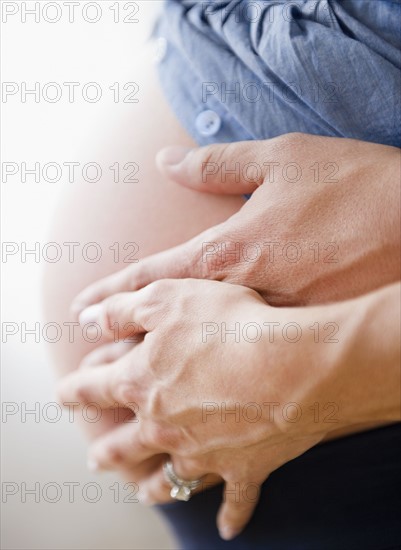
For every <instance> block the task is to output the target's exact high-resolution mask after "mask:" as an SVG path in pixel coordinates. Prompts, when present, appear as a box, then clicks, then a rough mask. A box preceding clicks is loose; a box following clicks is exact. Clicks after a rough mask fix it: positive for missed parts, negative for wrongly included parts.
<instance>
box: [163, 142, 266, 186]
mask: <svg viewBox="0 0 401 550" xmlns="http://www.w3.org/2000/svg"><path fill="white" fill-rule="evenodd" d="M269 141H273V140H269ZM269 141H240V142H236V143H223V144H212V145H207V146H206V147H199V148H196V149H191V150H188V149H184V148H179V147H168V148H166V149H162V150H161V151H160V152H159V153H158V155H157V157H156V163H157V166H158V168H159V170H160V172H161V173H162V174H163V175H164V176H165V177H166V178H168V179H170V180H173V181H175V182H176V183H179V184H180V185H184V186H185V187H190V188H191V189H196V190H197V191H204V192H207V193H218V194H229V195H236V194H241V195H242V194H244V193H251V192H253V191H255V189H257V188H258V187H259V186H260V185H262V183H263V181H264V178H265V176H266V173H267V170H268V168H269V163H268V160H269V159H267V156H266V155H267V154H268V153H267V151H269V146H268V144H269ZM273 160H274V159H273Z"/></svg>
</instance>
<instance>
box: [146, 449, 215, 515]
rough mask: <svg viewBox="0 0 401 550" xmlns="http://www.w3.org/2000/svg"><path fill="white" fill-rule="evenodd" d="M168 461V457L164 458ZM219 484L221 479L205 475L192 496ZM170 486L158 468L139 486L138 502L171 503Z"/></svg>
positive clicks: (212, 475) (213, 475)
mask: <svg viewBox="0 0 401 550" xmlns="http://www.w3.org/2000/svg"><path fill="white" fill-rule="evenodd" d="M166 460H168V456H166ZM188 479H189V480H190V479H195V477H194V476H189V477H188ZM219 483H221V478H220V477H219V476H217V475H215V474H205V475H204V476H203V478H202V483H201V484H200V485H199V487H197V488H196V489H194V490H193V491H192V494H193V495H195V494H198V493H201V492H203V491H205V490H207V489H210V488H211V487H214V486H215V485H217V484H219ZM171 489H172V485H171V483H170V482H169V481H167V479H166V478H165V475H164V472H163V468H162V467H161V468H159V469H158V470H157V471H156V472H155V473H154V474H153V475H152V476H149V477H148V478H146V479H144V480H142V482H141V484H140V486H139V494H138V497H139V500H140V501H141V502H142V503H143V504H147V505H149V506H150V505H154V504H165V503H167V502H173V501H174V498H173V497H172V496H171Z"/></svg>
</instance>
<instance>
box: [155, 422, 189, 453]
mask: <svg viewBox="0 0 401 550" xmlns="http://www.w3.org/2000/svg"><path fill="white" fill-rule="evenodd" d="M148 440H149V443H150V445H151V446H152V447H154V448H157V449H162V450H164V451H168V452H170V453H175V452H177V449H178V448H179V447H180V444H181V442H182V438H181V436H180V435H179V432H178V430H176V429H174V428H171V427H167V426H166V425H161V424H159V423H154V424H153V426H152V427H151V428H150V429H149V432H148Z"/></svg>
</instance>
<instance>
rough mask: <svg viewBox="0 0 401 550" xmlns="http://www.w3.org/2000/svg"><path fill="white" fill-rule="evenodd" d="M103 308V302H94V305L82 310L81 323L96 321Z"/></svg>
mask: <svg viewBox="0 0 401 550" xmlns="http://www.w3.org/2000/svg"><path fill="white" fill-rule="evenodd" d="M101 310H102V305H101V304H94V305H93V306H89V307H87V308H86V309H84V310H83V311H81V313H80V315H79V324H80V325H86V324H87V323H95V322H96V321H98V319H99V317H100V312H101Z"/></svg>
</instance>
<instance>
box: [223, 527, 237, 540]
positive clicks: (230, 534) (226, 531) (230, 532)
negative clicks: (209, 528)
mask: <svg viewBox="0 0 401 550" xmlns="http://www.w3.org/2000/svg"><path fill="white" fill-rule="evenodd" d="M219 533H220V536H221V538H222V539H224V540H231V539H233V538H234V537H235V536H236V535H238V531H236V530H235V529H233V528H232V527H230V526H228V525H225V526H223V527H220V528H219Z"/></svg>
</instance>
